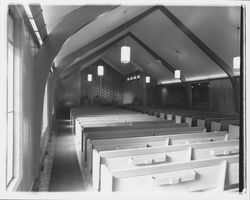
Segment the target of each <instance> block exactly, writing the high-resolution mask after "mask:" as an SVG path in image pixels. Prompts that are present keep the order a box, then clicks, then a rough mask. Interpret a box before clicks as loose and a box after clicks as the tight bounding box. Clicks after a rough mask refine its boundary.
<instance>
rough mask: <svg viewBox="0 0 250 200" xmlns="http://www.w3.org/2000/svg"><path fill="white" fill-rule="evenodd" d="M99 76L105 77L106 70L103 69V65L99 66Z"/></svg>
mask: <svg viewBox="0 0 250 200" xmlns="http://www.w3.org/2000/svg"><path fill="white" fill-rule="evenodd" d="M97 75H98V76H103V75H104V68H103V66H102V65H99V66H98V67H97Z"/></svg>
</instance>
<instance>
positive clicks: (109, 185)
mask: <svg viewBox="0 0 250 200" xmlns="http://www.w3.org/2000/svg"><path fill="white" fill-rule="evenodd" d="M101 171H102V173H101V180H102V181H101V184H100V191H101V192H112V191H113V182H114V177H113V176H112V174H111V172H110V171H109V169H108V168H107V167H106V165H103V164H101Z"/></svg>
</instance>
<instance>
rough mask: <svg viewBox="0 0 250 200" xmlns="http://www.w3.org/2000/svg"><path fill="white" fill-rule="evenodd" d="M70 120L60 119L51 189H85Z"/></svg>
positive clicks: (55, 190) (54, 190)
mask: <svg viewBox="0 0 250 200" xmlns="http://www.w3.org/2000/svg"><path fill="white" fill-rule="evenodd" d="M69 125H70V122H69V120H59V122H58V126H57V127H58V128H57V139H56V148H55V155H54V162H53V168H52V173H51V179H50V185H49V191H53V192H57V191H58V192H60V191H84V184H83V179H82V176H81V170H80V167H79V164H78V161H77V156H76V152H75V145H74V141H73V136H72V133H71V127H70V126H69Z"/></svg>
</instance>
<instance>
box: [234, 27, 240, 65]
mask: <svg viewBox="0 0 250 200" xmlns="http://www.w3.org/2000/svg"><path fill="white" fill-rule="evenodd" d="M239 30H240V27H237V45H236V46H238V45H239ZM239 46H240V45H239ZM233 65H234V69H240V56H236V57H234V58H233Z"/></svg>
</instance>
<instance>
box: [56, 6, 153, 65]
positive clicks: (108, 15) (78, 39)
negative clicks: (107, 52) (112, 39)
mask: <svg viewBox="0 0 250 200" xmlns="http://www.w3.org/2000/svg"><path fill="white" fill-rule="evenodd" d="M148 8H149V7H147V6H120V7H117V8H116V9H113V10H111V11H107V12H105V13H103V14H102V15H100V16H99V17H97V18H96V19H95V20H94V21H93V22H91V23H90V24H88V25H86V26H85V27H84V28H83V29H81V30H79V31H78V32H77V33H76V34H74V35H73V36H72V37H70V38H69V39H68V40H67V42H66V43H65V45H64V46H63V48H62V49H61V50H60V52H59V53H58V55H57V57H56V58H55V61H56V63H59V62H60V60H61V59H62V58H63V57H65V56H67V55H68V54H70V53H72V52H74V51H75V50H77V49H79V48H80V47H82V46H84V45H86V44H88V43H90V42H91V41H93V40H95V39H96V38H98V37H100V36H102V35H104V34H105V33H107V32H109V31H111V30H113V29H114V28H116V27H118V26H119V25H121V24H122V23H124V22H125V13H124V11H125V9H126V16H127V20H129V19H131V18H133V17H135V16H137V15H139V14H140V13H142V12H144V11H145V10H147V9H148ZM124 30H125V27H124Z"/></svg>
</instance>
